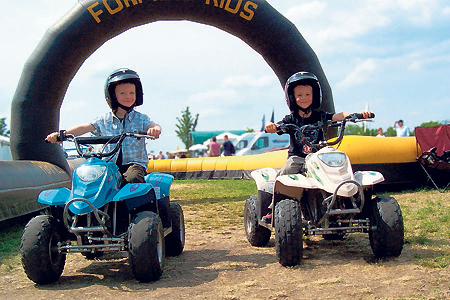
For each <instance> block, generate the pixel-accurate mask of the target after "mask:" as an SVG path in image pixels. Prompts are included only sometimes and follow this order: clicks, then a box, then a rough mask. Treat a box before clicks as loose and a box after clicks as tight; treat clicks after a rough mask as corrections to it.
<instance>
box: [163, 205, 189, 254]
mask: <svg viewBox="0 0 450 300" xmlns="http://www.w3.org/2000/svg"><path fill="white" fill-rule="evenodd" d="M170 219H171V221H172V232H171V233H170V234H169V235H168V236H166V255H167V256H178V255H180V254H181V253H182V252H183V249H184V244H185V228H184V214H183V209H182V208H181V206H180V204H178V203H176V202H171V203H170Z"/></svg>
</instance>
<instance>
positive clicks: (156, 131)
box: [147, 126, 161, 139]
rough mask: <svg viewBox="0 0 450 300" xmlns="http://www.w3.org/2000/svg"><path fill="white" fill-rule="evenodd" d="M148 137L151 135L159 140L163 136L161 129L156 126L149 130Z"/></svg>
mask: <svg viewBox="0 0 450 300" xmlns="http://www.w3.org/2000/svg"><path fill="white" fill-rule="evenodd" d="M147 135H151V136H153V137H155V139H157V138H159V136H160V135H161V127H159V126H155V127H151V128H149V129H148V130H147Z"/></svg>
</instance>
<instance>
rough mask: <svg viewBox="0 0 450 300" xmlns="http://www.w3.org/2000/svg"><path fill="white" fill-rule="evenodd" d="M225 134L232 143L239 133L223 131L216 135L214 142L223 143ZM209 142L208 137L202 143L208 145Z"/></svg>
mask: <svg viewBox="0 0 450 300" xmlns="http://www.w3.org/2000/svg"><path fill="white" fill-rule="evenodd" d="M225 135H227V136H228V140H230V142H232V143H233V144H234V141H235V140H236V139H237V138H238V137H239V135H237V134H233V133H231V132H223V133H221V134H219V135H218V136H216V139H217V140H216V142H217V143H219V144H221V145H222V144H223V142H224V141H225V140H224V138H223V137H224V136H225ZM209 143H211V139H208V140H206V141H204V142H203V145H205V146H209Z"/></svg>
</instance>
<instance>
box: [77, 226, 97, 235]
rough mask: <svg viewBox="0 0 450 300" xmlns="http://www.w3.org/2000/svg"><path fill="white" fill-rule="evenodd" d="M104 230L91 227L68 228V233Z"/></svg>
mask: <svg viewBox="0 0 450 300" xmlns="http://www.w3.org/2000/svg"><path fill="white" fill-rule="evenodd" d="M104 231H105V229H104V228H103V227H102V226H91V227H70V228H69V232H70V233H75V234H76V233H83V232H104Z"/></svg>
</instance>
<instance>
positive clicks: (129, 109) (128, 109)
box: [117, 102, 135, 113]
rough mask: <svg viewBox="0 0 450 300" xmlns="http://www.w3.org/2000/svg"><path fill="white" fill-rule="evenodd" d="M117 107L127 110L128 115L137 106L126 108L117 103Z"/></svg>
mask: <svg viewBox="0 0 450 300" xmlns="http://www.w3.org/2000/svg"><path fill="white" fill-rule="evenodd" d="M117 106H118V107H120V108H121V109H123V110H125V111H126V112H127V113H129V112H130V111H132V110H133V108H134V106H135V104H133V105H131V106H125V105H122V104H120V103H119V102H117Z"/></svg>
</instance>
